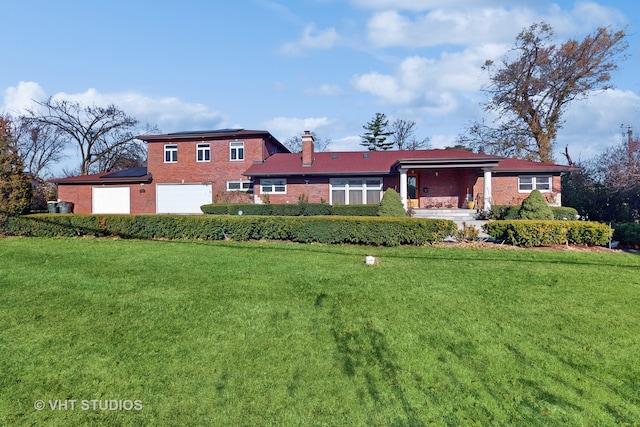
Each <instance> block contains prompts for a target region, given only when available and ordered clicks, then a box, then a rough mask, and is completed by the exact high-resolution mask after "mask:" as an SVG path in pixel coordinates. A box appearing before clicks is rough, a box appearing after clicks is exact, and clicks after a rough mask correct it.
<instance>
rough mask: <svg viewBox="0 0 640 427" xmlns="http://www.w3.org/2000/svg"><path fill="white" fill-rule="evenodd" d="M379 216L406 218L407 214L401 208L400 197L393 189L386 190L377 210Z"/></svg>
mask: <svg viewBox="0 0 640 427" xmlns="http://www.w3.org/2000/svg"><path fill="white" fill-rule="evenodd" d="M378 215H379V216H397V217H403V216H407V212H406V211H405V210H404V207H403V206H402V199H401V198H400V195H399V194H398V193H397V192H396V191H395V190H394V189H393V188H387V189H386V190H385V192H384V195H383V196H382V200H381V201H380V208H379V209H378Z"/></svg>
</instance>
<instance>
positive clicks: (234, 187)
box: [227, 180, 251, 191]
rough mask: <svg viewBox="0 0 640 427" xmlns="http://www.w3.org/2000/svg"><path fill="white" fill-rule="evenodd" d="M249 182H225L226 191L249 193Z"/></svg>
mask: <svg viewBox="0 0 640 427" xmlns="http://www.w3.org/2000/svg"><path fill="white" fill-rule="evenodd" d="M250 188H251V181H243V180H239V181H227V191H249V189H250Z"/></svg>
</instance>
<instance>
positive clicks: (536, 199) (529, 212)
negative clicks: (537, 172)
mask: <svg viewBox="0 0 640 427" xmlns="http://www.w3.org/2000/svg"><path fill="white" fill-rule="evenodd" d="M518 216H519V217H520V219H540V220H545V219H553V212H552V211H551V208H550V207H549V205H548V204H547V200H546V199H545V198H544V196H543V195H542V193H540V191H539V190H533V191H532V192H531V193H530V194H529V195H528V196H527V198H526V199H524V200H523V201H522V205H521V206H520V210H519V211H518Z"/></svg>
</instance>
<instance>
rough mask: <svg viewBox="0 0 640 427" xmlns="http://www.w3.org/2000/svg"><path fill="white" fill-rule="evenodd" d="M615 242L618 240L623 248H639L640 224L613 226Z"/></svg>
mask: <svg viewBox="0 0 640 427" xmlns="http://www.w3.org/2000/svg"><path fill="white" fill-rule="evenodd" d="M613 228H614V231H613V240H617V241H618V242H620V244H621V245H623V246H630V247H634V248H637V247H639V246H640V224H637V223H633V222H631V223H625V224H615V225H614V226H613Z"/></svg>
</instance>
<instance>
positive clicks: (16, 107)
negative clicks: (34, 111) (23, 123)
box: [2, 82, 47, 115]
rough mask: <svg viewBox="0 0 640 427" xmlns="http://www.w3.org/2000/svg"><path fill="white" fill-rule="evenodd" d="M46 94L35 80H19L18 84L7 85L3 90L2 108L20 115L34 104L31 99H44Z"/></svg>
mask: <svg viewBox="0 0 640 427" xmlns="http://www.w3.org/2000/svg"><path fill="white" fill-rule="evenodd" d="M46 99H47V96H46V94H45V92H44V90H42V88H41V87H40V85H39V84H38V83H36V82H20V83H18V86H15V87H9V88H7V89H6V90H5V92H4V100H3V102H2V110H3V111H6V112H9V113H11V114H15V115H20V114H23V113H25V112H26V110H27V109H29V108H32V107H33V106H34V104H33V101H34V100H36V101H45V100H46Z"/></svg>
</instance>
